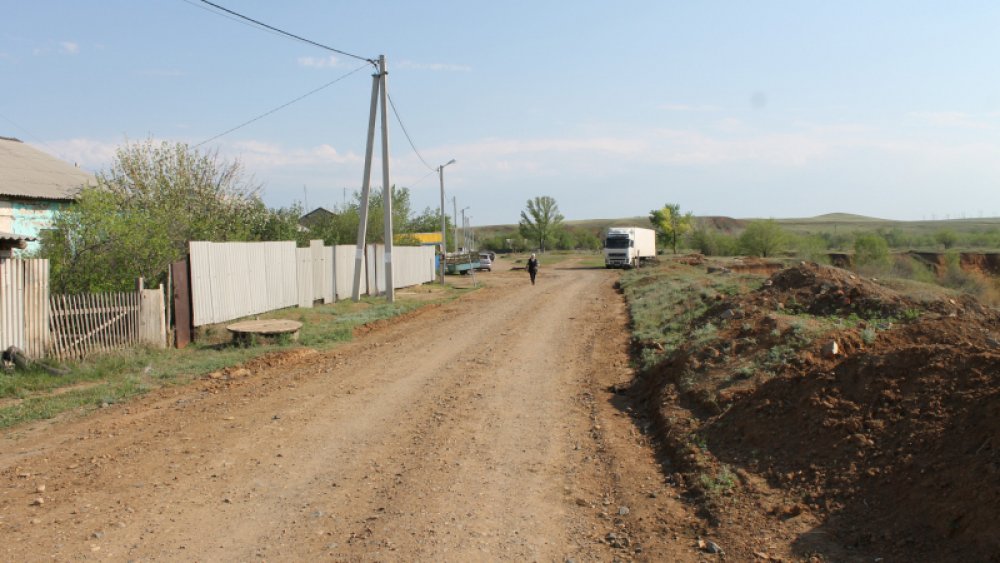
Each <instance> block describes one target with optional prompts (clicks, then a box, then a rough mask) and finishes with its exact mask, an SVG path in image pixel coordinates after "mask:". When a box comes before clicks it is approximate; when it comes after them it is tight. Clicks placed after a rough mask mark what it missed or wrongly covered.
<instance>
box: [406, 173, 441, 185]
mask: <svg viewBox="0 0 1000 563" xmlns="http://www.w3.org/2000/svg"><path fill="white" fill-rule="evenodd" d="M436 172H437V170H431V171H430V172H428V173H427V174H424V176H423V177H422V178H420V179H419V180H417V181H416V182H413V183H412V184H410V185H409V186H407V187H408V188H412V187H413V186H416V185H417V184H419V183H420V182H423V181H424V180H426V179H427V178H430V177H431V174H434V173H436Z"/></svg>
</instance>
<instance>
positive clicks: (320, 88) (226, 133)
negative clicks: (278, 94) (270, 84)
mask: <svg viewBox="0 0 1000 563" xmlns="http://www.w3.org/2000/svg"><path fill="white" fill-rule="evenodd" d="M365 68H368V64H367V62H366V63H365V64H363V65H361V66H359V67H358V68H356V69H354V70H352V71H351V72H348V73H347V74H344V75H341V76H339V77H337V78H335V79H333V80H331V81H330V82H327V83H326V84H324V85H322V86H320V87H319V88H314V89H312V90H310V91H308V92H306V93H305V94H302V95H301V96H299V97H298V98H295V99H294V100H291V101H288V102H285V103H283V104H281V105H280V106H278V107H276V108H274V109H271V110H268V111H266V112H264V113H262V114H260V115H258V116H257V117H254V118H253V119H250V120H247V121H244V122H243V123H241V124H239V125H237V126H236V127H233V128H231V129H227V130H225V131H223V132H222V133H219V134H218V135H215V136H214V137H210V138H208V139H205V140H204V141H202V142H200V143H198V144H197V145H195V146H194V148H198V147H200V146H202V145H204V144H205V143H208V142H211V141H214V140H216V139H218V138H219V137H224V136H226V135H228V134H230V133H232V132H233V131H236V130H237V129H242V128H244V127H246V126H247V125H250V124H251V123H253V122H255V121H258V120H260V119H263V118H265V117H267V116H269V115H271V114H272V113H274V112H276V111H279V110H282V109H285V108H286V107H288V106H290V105H292V104H294V103H295V102H298V101H299V100H302V99H304V98H307V97H309V96H311V95H313V94H315V93H316V92H319V91H320V90H323V89H325V88H329V87H330V86H333V85H334V84H336V83H338V82H340V81H341V80H343V79H345V78H347V77H348V76H350V75H352V74H354V73H356V72H358V71H360V70H362V69H365Z"/></svg>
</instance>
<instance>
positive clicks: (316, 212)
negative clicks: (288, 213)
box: [299, 207, 336, 227]
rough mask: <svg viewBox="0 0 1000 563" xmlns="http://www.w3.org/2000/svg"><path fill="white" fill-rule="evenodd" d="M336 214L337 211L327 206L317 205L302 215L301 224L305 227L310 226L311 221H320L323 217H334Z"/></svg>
mask: <svg viewBox="0 0 1000 563" xmlns="http://www.w3.org/2000/svg"><path fill="white" fill-rule="evenodd" d="M334 215H336V213H334V212H333V211H330V210H329V209H327V208H325V207H317V208H316V209H313V210H312V211H310V212H309V213H306V214H305V215H303V216H302V217H299V224H300V225H302V226H304V227H308V226H309V225H310V224H311V223H313V222H315V221H318V220H319V219H321V218H323V217H333V216H334Z"/></svg>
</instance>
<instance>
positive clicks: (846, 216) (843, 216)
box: [778, 213, 891, 223]
mask: <svg viewBox="0 0 1000 563" xmlns="http://www.w3.org/2000/svg"><path fill="white" fill-rule="evenodd" d="M778 221H821V222H822V221H839V222H848V221H857V222H862V223H871V222H875V223H884V222H891V219H879V218H877V217H866V216H864V215H855V214H854V213H826V214H824V215H817V216H815V217H808V218H803V219H778Z"/></svg>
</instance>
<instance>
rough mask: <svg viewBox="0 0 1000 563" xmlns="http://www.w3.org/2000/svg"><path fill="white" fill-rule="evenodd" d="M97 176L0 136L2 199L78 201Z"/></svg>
mask: <svg viewBox="0 0 1000 563" xmlns="http://www.w3.org/2000/svg"><path fill="white" fill-rule="evenodd" d="M88 183H91V184H92V183H94V177H93V176H92V175H91V174H88V173H87V172H84V171H83V170H80V169H79V168H77V167H75V166H73V165H72V164H68V163H66V162H63V161H61V160H59V159H58V158H56V157H54V156H51V155H48V154H46V153H44V152H42V151H40V150H38V149H36V148H34V147H31V146H29V145H27V144H25V143H22V142H21V141H19V140H17V139H11V138H8V137H0V196H16V197H25V198H32V199H58V200H72V199H76V194H77V192H79V191H80V189H81V188H82V187H83V186H85V185H86V184H88Z"/></svg>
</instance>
